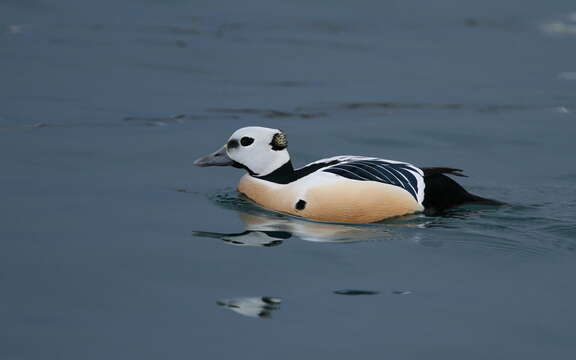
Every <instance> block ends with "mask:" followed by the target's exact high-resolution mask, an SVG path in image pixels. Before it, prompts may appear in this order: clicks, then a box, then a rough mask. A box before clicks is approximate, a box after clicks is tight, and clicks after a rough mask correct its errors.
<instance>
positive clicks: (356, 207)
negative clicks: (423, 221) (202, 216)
mask: <svg viewBox="0 0 576 360" xmlns="http://www.w3.org/2000/svg"><path fill="white" fill-rule="evenodd" d="M319 180H320V181H319ZM238 191H239V192H241V193H243V194H244V195H246V196H247V197H249V198H250V199H252V200H253V201H254V202H256V203H258V204H259V205H261V206H262V207H264V208H267V209H270V210H273V211H279V212H283V213H287V214H291V215H295V216H301V217H304V218H307V219H312V220H318V221H328V222H343V223H370V222H376V221H380V220H382V219H386V218H389V217H394V216H400V215H406V214H411V213H414V212H418V211H422V210H423V207H422V206H421V205H420V204H419V203H418V202H417V201H416V199H414V197H413V196H412V195H411V194H410V193H408V192H407V191H406V190H404V189H402V188H399V187H397V186H393V185H389V184H382V183H377V182H373V181H356V180H349V179H337V178H334V177H332V176H331V175H326V176H325V178H321V179H312V181H310V179H305V178H304V179H302V180H298V181H295V182H293V183H290V184H276V183H272V182H269V181H265V180H260V179H257V178H254V177H252V176H249V175H245V176H244V177H242V179H241V180H240V183H239V184H238Z"/></svg>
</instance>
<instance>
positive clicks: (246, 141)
mask: <svg viewBox="0 0 576 360" xmlns="http://www.w3.org/2000/svg"><path fill="white" fill-rule="evenodd" d="M253 142H254V139H253V138H251V137H248V136H244V137H243V138H242V139H240V144H241V145H242V146H249V145H252V143H253Z"/></svg>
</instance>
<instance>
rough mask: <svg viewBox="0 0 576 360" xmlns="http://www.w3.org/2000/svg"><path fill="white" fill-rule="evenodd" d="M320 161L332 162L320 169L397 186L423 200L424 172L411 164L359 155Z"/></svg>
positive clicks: (418, 199)
mask: <svg viewBox="0 0 576 360" xmlns="http://www.w3.org/2000/svg"><path fill="white" fill-rule="evenodd" d="M321 161H322V162H333V163H334V164H333V165H329V166H326V167H323V168H322V170H321V171H324V172H328V173H332V174H336V175H339V176H342V177H345V178H348V179H352V180H360V181H376V182H380V183H384V184H390V185H394V186H398V187H401V188H403V189H404V190H406V191H408V192H409V193H410V194H411V195H412V196H413V197H414V199H416V201H417V202H418V203H420V204H422V201H423V200H424V174H423V172H422V170H421V169H419V168H417V167H416V166H414V165H412V164H408V163H403V162H398V161H393V160H384V159H379V158H370V157H361V156H341V157H336V158H330V159H324V160H321ZM319 162H320V161H319Z"/></svg>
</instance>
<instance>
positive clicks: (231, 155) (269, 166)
mask: <svg viewBox="0 0 576 360" xmlns="http://www.w3.org/2000/svg"><path fill="white" fill-rule="evenodd" d="M287 147H288V141H287V139H286V136H285V135H284V133H282V131H280V130H278V129H270V128H265V127H258V126H250V127H245V128H241V129H238V130H236V131H235V132H234V134H232V136H230V139H228V142H227V143H226V144H225V145H224V146H222V147H221V148H220V149H218V150H217V151H215V152H213V153H212V154H209V155H206V156H204V157H201V158H199V159H198V160H196V161H194V165H197V166H234V167H237V168H244V169H246V170H247V171H248V172H249V173H250V174H251V175H254V176H265V175H268V174H270V173H272V172H273V171H274V170H276V169H278V168H280V167H282V166H283V165H284V164H286V163H288V162H289V161H290V155H289V154H288V150H287Z"/></svg>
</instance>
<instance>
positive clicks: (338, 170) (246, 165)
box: [194, 126, 501, 223]
mask: <svg viewBox="0 0 576 360" xmlns="http://www.w3.org/2000/svg"><path fill="white" fill-rule="evenodd" d="M287 147H288V141H287V138H286V135H285V134H284V133H283V132H282V131H280V130H278V129H270V128H265V127H256V126H251V127H245V128H241V129H238V130H236V131H235V132H234V133H233V134H232V136H231V137H230V139H229V140H228V142H227V143H226V144H225V145H224V146H222V147H221V148H220V149H219V150H217V151H216V152H214V153H212V154H209V155H207V156H204V157H202V158H199V159H198V160H196V161H195V162H194V164H195V165H197V166H233V167H236V168H242V169H245V170H246V172H247V174H245V175H244V176H243V177H242V178H241V179H240V183H239V184H238V187H237V189H238V191H239V192H240V193H242V194H244V195H245V196H247V197H248V198H249V199H251V200H252V201H254V202H255V203H257V204H258V205H260V206H262V207H264V208H266V209H269V210H273V211H277V212H281V213H286V214H290V215H294V216H299V217H303V218H306V219H310V220H316V221H325V222H339V223H372V222H377V221H381V220H383V219H387V218H391V217H396V216H401V215H407V214H413V213H418V212H424V214H426V215H437V214H439V213H442V212H443V211H445V210H446V209H449V208H451V207H454V206H458V205H461V204H465V203H482V204H490V205H498V204H501V203H499V202H497V201H494V200H490V199H485V198H482V197H479V196H476V195H473V194H470V193H469V192H467V191H466V190H465V189H464V188H463V187H462V186H460V185H459V184H458V183H457V182H456V181H454V180H452V179H451V178H450V177H448V176H446V175H453V176H465V175H463V174H462V170H460V169H453V168H438V167H433V168H419V167H416V166H414V165H412V164H409V163H405V162H400V161H393V160H385V159H380V158H375V157H364V156H335V157H331V158H327V159H322V160H318V161H315V162H312V163H310V164H308V165H306V166H304V167H301V168H298V169H294V167H293V166H292V162H291V160H290V155H289V153H288V150H287Z"/></svg>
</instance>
